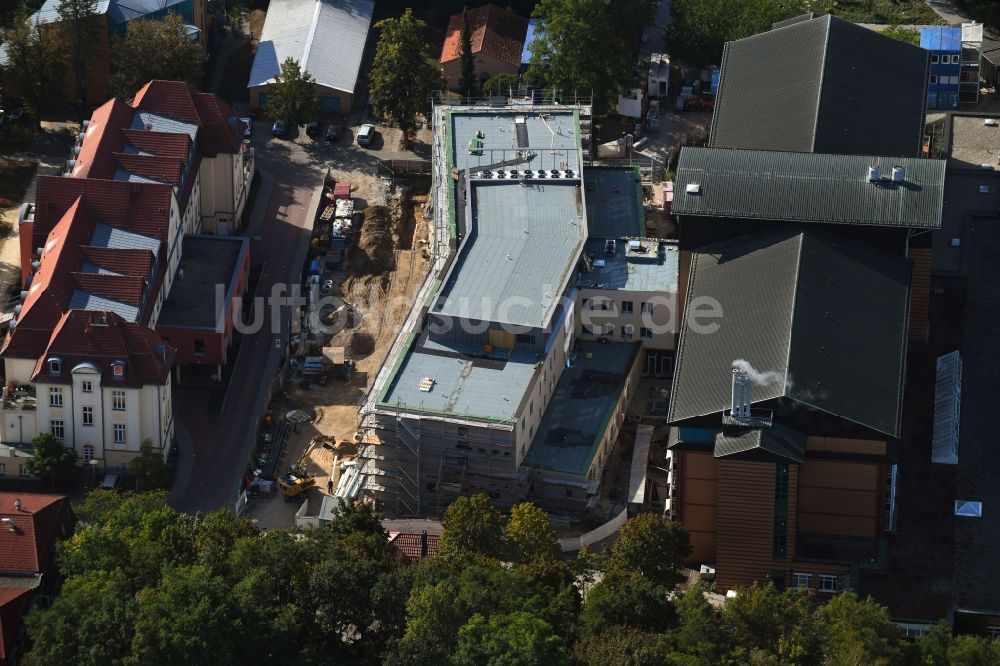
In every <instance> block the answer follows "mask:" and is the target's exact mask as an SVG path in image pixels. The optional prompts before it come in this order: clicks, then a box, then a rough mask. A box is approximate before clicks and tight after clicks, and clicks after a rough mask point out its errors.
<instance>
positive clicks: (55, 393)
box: [49, 388, 62, 407]
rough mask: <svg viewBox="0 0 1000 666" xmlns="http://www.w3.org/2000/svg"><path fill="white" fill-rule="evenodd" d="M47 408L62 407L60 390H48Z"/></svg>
mask: <svg viewBox="0 0 1000 666" xmlns="http://www.w3.org/2000/svg"><path fill="white" fill-rule="evenodd" d="M49 407H62V389H61V388H50V389H49Z"/></svg>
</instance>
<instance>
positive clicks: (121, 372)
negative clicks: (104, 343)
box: [111, 361, 125, 379]
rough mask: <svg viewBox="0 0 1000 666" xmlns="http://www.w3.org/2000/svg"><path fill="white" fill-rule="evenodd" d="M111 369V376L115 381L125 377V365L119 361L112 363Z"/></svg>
mask: <svg viewBox="0 0 1000 666" xmlns="http://www.w3.org/2000/svg"><path fill="white" fill-rule="evenodd" d="M111 369H112V374H113V375H114V376H115V379H121V378H122V377H124V376H125V364H124V363H122V362H121V361H115V362H114V363H112V364H111Z"/></svg>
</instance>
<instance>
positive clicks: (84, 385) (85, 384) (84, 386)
mask: <svg viewBox="0 0 1000 666" xmlns="http://www.w3.org/2000/svg"><path fill="white" fill-rule="evenodd" d="M80 390H81V391H83V392H84V393H93V392H94V382H92V381H90V380H89V379H84V380H83V381H82V382H80Z"/></svg>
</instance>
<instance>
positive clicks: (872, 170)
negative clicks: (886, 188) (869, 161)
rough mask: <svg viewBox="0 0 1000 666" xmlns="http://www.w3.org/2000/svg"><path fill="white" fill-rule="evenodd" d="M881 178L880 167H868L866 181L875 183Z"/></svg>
mask: <svg viewBox="0 0 1000 666" xmlns="http://www.w3.org/2000/svg"><path fill="white" fill-rule="evenodd" d="M880 180H882V169H880V168H879V167H877V166H870V167H868V182H869V183H877V182H878V181H880Z"/></svg>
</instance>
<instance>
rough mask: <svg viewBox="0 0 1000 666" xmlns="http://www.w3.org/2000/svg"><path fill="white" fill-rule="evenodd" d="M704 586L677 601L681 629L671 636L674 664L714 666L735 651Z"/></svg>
mask: <svg viewBox="0 0 1000 666" xmlns="http://www.w3.org/2000/svg"><path fill="white" fill-rule="evenodd" d="M705 590H706V587H705V586H704V584H698V585H691V586H690V587H688V588H687V589H686V590H684V592H682V593H679V594H677V596H676V597H675V598H674V600H673V601H674V608H675V609H676V611H677V626H676V627H675V628H674V629H672V630H671V631H670V632H669V634H668V639H669V642H670V655H671V663H678V664H690V665H691V666H695V665H704V666H710V665H712V664H719V663H722V661H723V657H724V655H725V654H726V653H728V652H729V651H730V649H731V645H729V643H728V641H727V635H726V633H725V632H723V631H722V627H721V625H720V622H719V615H718V613H717V612H716V611H715V609H714V608H712V607H711V605H709V603H708V600H707V599H706V598H705Z"/></svg>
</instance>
